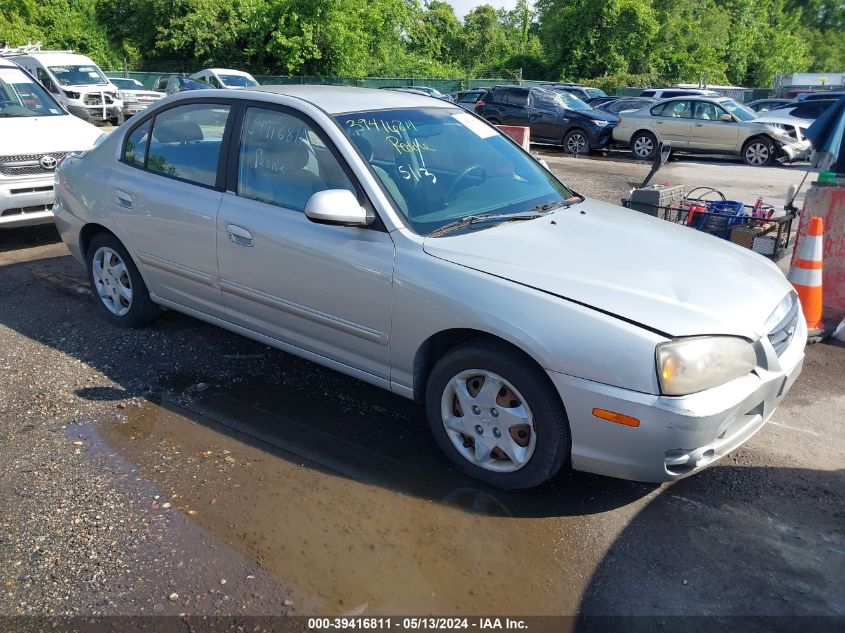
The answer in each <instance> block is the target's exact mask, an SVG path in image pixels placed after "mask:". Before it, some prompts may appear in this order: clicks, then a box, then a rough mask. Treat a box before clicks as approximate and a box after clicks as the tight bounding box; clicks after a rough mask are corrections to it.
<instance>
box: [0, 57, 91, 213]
mask: <svg viewBox="0 0 845 633" xmlns="http://www.w3.org/2000/svg"><path fill="white" fill-rule="evenodd" d="M101 136H103V133H102V132H101V131H100V130H98V129H97V128H96V127H94V126H93V125H91V124H90V123H86V122H85V121H81V120H80V119H78V118H77V117H75V116H72V115H71V114H69V113H68V112H67V110H65V109H64V108H63V107H62V106H61V104H59V103H58V102H57V101H56V99H54V98H53V97H52V96H51V95H50V94H49V93H48V92H47V91H46V90H44V88H42V87H41V85H40V84H39V83H38V82H37V81H35V79H34V78H33V77H32V76H30V75H29V74H27V73H26V72H24V70H23V69H22V68H21V67H20V66H17V65H16V64H15V63H14V62H12V61H10V60H8V59H4V58H3V57H0V229H4V228H13V227H18V226H32V225H35V224H46V223H49V222H52V221H53V211H52V208H53V200H54V194H53V175H54V174H53V172H54V171H55V170H56V167H57V166H58V164H59V162H60V161H61V160H62V159H64V157H65V156H66V155H67V154H69V153H70V152H79V151H85V150H88V149H91V148H92V147H93V146H94V144H95V143H96V142H97V140H98V139H99V138H100V137H101Z"/></svg>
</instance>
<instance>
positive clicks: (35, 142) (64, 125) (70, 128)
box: [0, 114, 102, 156]
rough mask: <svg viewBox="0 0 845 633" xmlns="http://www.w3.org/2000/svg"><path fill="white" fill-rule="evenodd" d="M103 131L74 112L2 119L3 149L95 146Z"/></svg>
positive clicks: (70, 149) (8, 151) (27, 150)
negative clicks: (74, 114)
mask: <svg viewBox="0 0 845 633" xmlns="http://www.w3.org/2000/svg"><path fill="white" fill-rule="evenodd" d="M101 134H102V132H101V131H100V130H98V129H97V128H96V127H94V126H93V125H91V124H90V123H87V122H85V121H83V120H82V119H79V118H77V117H75V116H73V115H72V114H63V115H60V116H31V117H30V116H27V117H7V118H0V138H2V139H3V143H2V146H0V152H2V153H3V155H4V156H12V155H17V154H47V153H49V152H76V151H82V150H87V149H91V148H92V147H93V146H94V142H95V141H96V140H97V139H98V138H100V135H101Z"/></svg>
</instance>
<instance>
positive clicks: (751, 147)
mask: <svg viewBox="0 0 845 633" xmlns="http://www.w3.org/2000/svg"><path fill="white" fill-rule="evenodd" d="M742 159H743V160H744V161H745V164H746V165H751V166H752V167H767V166H768V165H771V164H772V163H773V162H775V146H774V143H772V142H771V141H770V140H769V139H766V138H763V137H758V138H753V139H751V140H750V141H748V142H747V143H746V144H745V147H743V148H742Z"/></svg>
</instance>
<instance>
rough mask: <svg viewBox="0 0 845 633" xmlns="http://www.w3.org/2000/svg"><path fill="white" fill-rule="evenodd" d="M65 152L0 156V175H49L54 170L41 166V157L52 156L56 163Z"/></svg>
mask: <svg viewBox="0 0 845 633" xmlns="http://www.w3.org/2000/svg"><path fill="white" fill-rule="evenodd" d="M66 154H67V152H50V153H49V154H16V155H14V156H0V175H3V176H40V175H43V174H51V173H53V171H54V170H55V167H53V168H52V169H45V168H44V167H42V166H41V158H42V157H43V156H52V157H53V158H55V159H56V162H57V163H58V162H61V160H62V159H63V158H64V157H65V155H66Z"/></svg>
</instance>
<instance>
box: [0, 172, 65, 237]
mask: <svg viewBox="0 0 845 633" xmlns="http://www.w3.org/2000/svg"><path fill="white" fill-rule="evenodd" d="M54 199H55V195H54V192H53V174H49V175H47V176H46V177H45V176H38V177H34V178H20V179H14V180H13V179H3V180H0V228H17V227H21V226H35V225H37V224H49V223H50V222H52V221H53V212H52V211H51V209H52V206H53V201H54Z"/></svg>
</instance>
